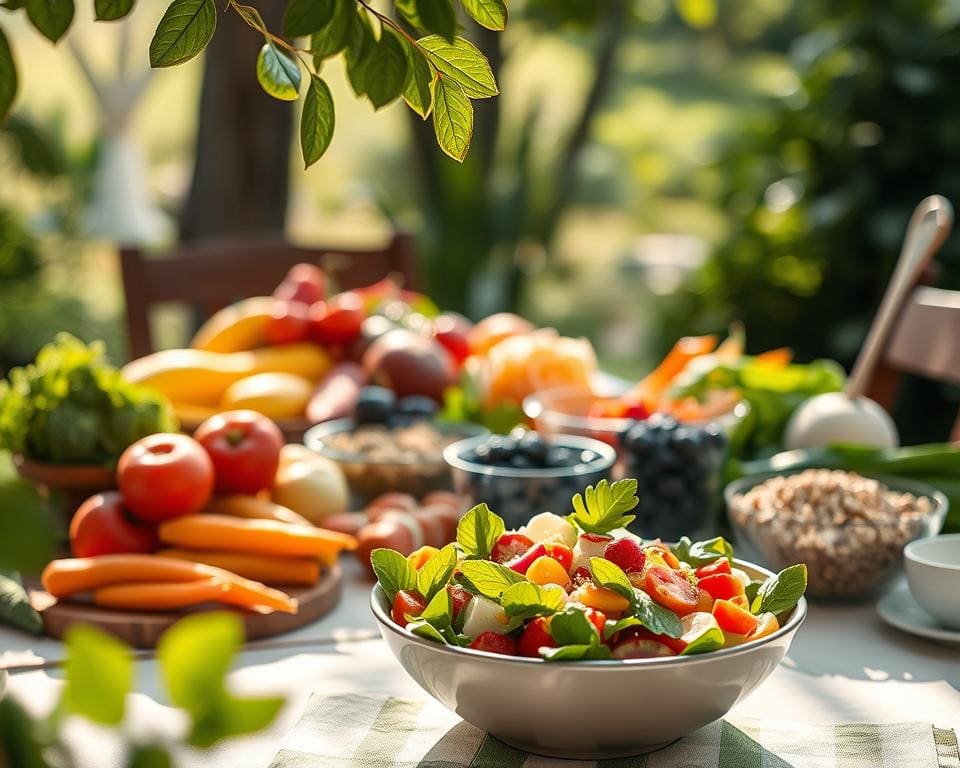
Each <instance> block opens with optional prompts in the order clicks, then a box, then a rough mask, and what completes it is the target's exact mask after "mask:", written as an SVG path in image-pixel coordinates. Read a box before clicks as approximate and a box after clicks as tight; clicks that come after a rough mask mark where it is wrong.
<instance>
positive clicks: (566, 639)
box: [550, 606, 600, 645]
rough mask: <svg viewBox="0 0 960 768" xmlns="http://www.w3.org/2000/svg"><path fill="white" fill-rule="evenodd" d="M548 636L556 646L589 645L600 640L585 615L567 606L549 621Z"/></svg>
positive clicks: (578, 609) (595, 629) (579, 610)
mask: <svg viewBox="0 0 960 768" xmlns="http://www.w3.org/2000/svg"><path fill="white" fill-rule="evenodd" d="M550 635H551V637H553V639H554V640H555V641H556V643H557V645H590V644H593V643H597V642H598V641H599V639H600V635H599V634H598V633H597V628H596V627H595V626H593V624H592V623H591V622H590V619H588V618H587V614H586V613H584V612H583V611H582V610H581V609H580V608H575V607H574V606H569V607H568V608H567V609H566V610H565V611H563V612H562V613H558V614H556V615H555V616H554V617H553V618H552V619H551V620H550Z"/></svg>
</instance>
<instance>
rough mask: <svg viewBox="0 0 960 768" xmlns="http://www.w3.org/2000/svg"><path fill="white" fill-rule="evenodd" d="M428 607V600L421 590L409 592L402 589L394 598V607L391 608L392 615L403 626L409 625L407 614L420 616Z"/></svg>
mask: <svg viewBox="0 0 960 768" xmlns="http://www.w3.org/2000/svg"><path fill="white" fill-rule="evenodd" d="M426 607H427V603H426V601H425V600H424V599H423V597H422V596H421V595H420V593H419V592H407V591H406V590H403V589H401V590H400V591H399V592H397V596H396V597H395V598H393V607H392V608H391V609H390V616H391V617H392V618H393V620H394V621H395V622H397V624H399V625H400V626H401V627H405V626H407V624H409V623H410V622H408V621H407V615H408V614H409V615H410V616H419V615H420V614H421V613H423V611H424V609H425V608H426Z"/></svg>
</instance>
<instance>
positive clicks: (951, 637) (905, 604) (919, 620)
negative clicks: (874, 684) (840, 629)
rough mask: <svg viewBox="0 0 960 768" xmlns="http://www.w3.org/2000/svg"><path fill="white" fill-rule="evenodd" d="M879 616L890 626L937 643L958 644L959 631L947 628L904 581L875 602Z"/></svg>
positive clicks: (959, 638) (959, 642)
mask: <svg viewBox="0 0 960 768" xmlns="http://www.w3.org/2000/svg"><path fill="white" fill-rule="evenodd" d="M877 613H878V614H880V618H881V619H883V620H884V621H885V622H887V624H889V625H890V626H892V627H896V628H897V629H900V630H902V631H904V632H909V633H910V634H911V635H919V636H920V637H926V638H929V639H930V640H936V641H937V642H939V643H945V644H946V645H951V646H960V631H957V630H955V629H947V628H946V627H943V626H941V625H940V624H938V623H937V620H936V619H934V618H933V616H931V615H930V614H929V613H927V612H926V611H925V610H923V608H921V607H920V604H919V603H918V602H917V601H916V600H914V599H913V595H911V594H910V588H909V587H908V586H907V583H906V582H901V583H900V584H898V585H897V586H895V587H894V588H893V589H891V590H890V591H889V592H887V594H885V595H884V596H883V597H882V598H881V599H880V602H879V603H877Z"/></svg>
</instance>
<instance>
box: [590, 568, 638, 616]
mask: <svg viewBox="0 0 960 768" xmlns="http://www.w3.org/2000/svg"><path fill="white" fill-rule="evenodd" d="M590 575H591V576H592V577H593V580H594V582H596V583H597V584H598V585H599V586H601V587H606V588H607V589H610V590H613V591H614V592H616V593H617V594H618V595H623V597H625V598H627V600H629V601H630V603H631V605H632V604H633V602H634V600H635V599H636V598H635V597H634V589H633V584H631V583H630V579H629V578H627V574H626V573H624V572H623V570H622V569H621V568H620V566H618V565H617V564H616V563H611V562H610V561H609V560H605V559H603V558H602V557H591V558H590Z"/></svg>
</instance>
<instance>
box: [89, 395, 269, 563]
mask: <svg viewBox="0 0 960 768" xmlns="http://www.w3.org/2000/svg"><path fill="white" fill-rule="evenodd" d="M283 444H284V440H283V434H282V433H281V432H280V430H279V428H278V427H277V426H276V424H274V423H273V422H272V421H271V420H270V419H268V418H266V417H265V416H262V415H260V414H258V413H255V412H253V411H229V412H226V413H221V414H218V415H216V416H213V417H211V418H209V419H207V420H206V421H205V422H203V424H201V425H200V427H199V428H198V429H197V431H196V432H195V433H194V436H193V437H190V436H189V435H183V434H177V433H157V434H154V435H149V436H148V437H145V438H142V439H141V440H138V441H137V442H135V443H133V444H132V445H130V446H129V447H128V448H127V449H126V450H125V451H124V452H123V454H122V455H121V456H120V460H119V462H118V463H117V488H118V490H116V491H106V492H104V493H99V494H97V495H95V496H92V497H90V498H89V499H87V500H86V501H85V502H84V503H83V504H82V505H81V506H80V508H79V509H78V510H77V512H76V513H75V514H74V516H73V520H72V521H71V524H70V547H71V550H72V551H73V554H74V555H75V556H77V557H93V556H96V555H106V554H115V553H122V552H132V553H137V552H153V551H154V550H155V549H156V548H157V546H158V540H157V533H156V527H157V525H158V524H160V523H162V522H164V521H165V520H170V519H172V518H175V517H180V516H181V515H189V514H194V513H196V512H199V511H200V510H202V509H203V508H204V507H205V506H206V505H207V503H208V502H209V501H210V499H211V497H212V496H213V494H214V492H217V493H220V494H255V493H257V492H259V491H261V490H263V489H265V488H270V487H271V486H272V485H273V483H274V478H275V477H276V474H277V468H278V466H279V463H280V450H281V448H282V447H283Z"/></svg>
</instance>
